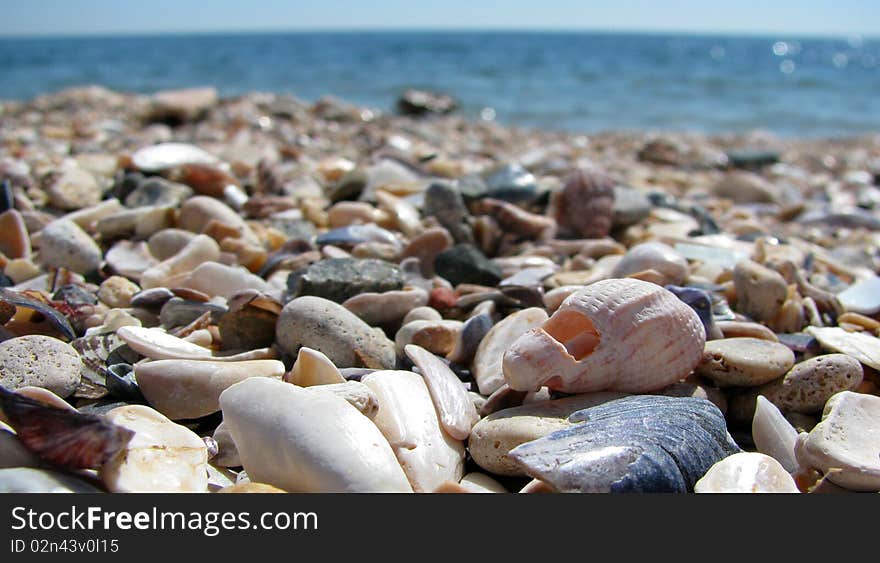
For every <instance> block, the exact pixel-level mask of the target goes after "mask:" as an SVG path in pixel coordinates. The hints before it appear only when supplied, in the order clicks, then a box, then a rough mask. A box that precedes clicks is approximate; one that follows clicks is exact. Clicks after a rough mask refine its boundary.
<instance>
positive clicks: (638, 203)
mask: <svg viewBox="0 0 880 563" xmlns="http://www.w3.org/2000/svg"><path fill="white" fill-rule="evenodd" d="M613 209H614V215H613V218H612V223H611V224H612V226H613V228H615V229H622V228H626V227H629V226H630V225H635V224H636V223H638V222H639V221H641V220H642V219H644V218H645V217H647V216H648V215H649V214H650V213H651V200H649V199H648V196H646V195H645V194H643V193H642V192H640V191H639V190H637V189H635V188H630V187H627V186H614V207H613Z"/></svg>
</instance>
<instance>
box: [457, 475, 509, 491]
mask: <svg viewBox="0 0 880 563" xmlns="http://www.w3.org/2000/svg"><path fill="white" fill-rule="evenodd" d="M459 485H461V486H462V487H464V488H465V489H467V490H468V492H471V493H506V492H508V490H507V489H506V488H505V487H504V485H502V484H501V483H499V482H498V481H496V480H495V479H493V478H491V477H489V476H488V475H486V474H485V473H477V472H472V473H468V474H467V475H465V476H464V477H462V478H461V481H459Z"/></svg>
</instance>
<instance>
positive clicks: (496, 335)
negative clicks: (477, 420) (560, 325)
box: [471, 307, 549, 395]
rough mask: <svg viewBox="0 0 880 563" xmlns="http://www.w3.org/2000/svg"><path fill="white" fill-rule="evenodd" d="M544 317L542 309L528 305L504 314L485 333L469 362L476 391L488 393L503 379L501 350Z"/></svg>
mask: <svg viewBox="0 0 880 563" xmlns="http://www.w3.org/2000/svg"><path fill="white" fill-rule="evenodd" d="M548 318H549V317H548V316H547V312H546V311H545V310H544V309H542V308H539V307H530V308H528V309H523V310H521V311H517V312H516V313H513V314H512V315H508V316H507V317H505V318H504V319H503V320H502V321H501V322H499V323H498V324H496V325H495V326H493V327H492V328H491V329H490V330H489V332H488V333H486V336H484V337H483V339H482V340H481V341H480V345H479V346H478V347H477V352H476V354H475V355H474V361H473V363H472V364H471V371H472V372H473V374H474V378H475V379H476V380H477V386H478V387H479V389H480V393H482V394H483V395H491V394H492V393H494V392H495V391H497V390H498V389H499V388H500V387H501V386H502V385H504V384H505V383H506V380H505V379H504V372H503V370H502V368H501V360H502V358H503V357H504V352H505V351H506V350H507V349H508V348H509V347H510V345H511V344H513V342H514V341H515V340H516V339H517V338H519V337H520V336H522V335H523V334H525V332H526V331H528V330H529V329H532V328H535V327H539V326H541V325H542V324H544V323H545V322H546V321H547V319H548Z"/></svg>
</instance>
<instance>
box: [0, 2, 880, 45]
mask: <svg viewBox="0 0 880 563" xmlns="http://www.w3.org/2000/svg"><path fill="white" fill-rule="evenodd" d="M413 28H417V29H540V30H554V29H557V30H560V29H565V30H579V29H585V30H610V31H623V30H632V31H663V32H666V31H699V32H720V33H742V32H746V33H762V34H764V33H770V34H788V35H843V36H846V35H854V34H862V35H868V36H880V0H726V1H720V2H719V1H713V0H610V1H598V0H596V1H594V0H530V1H529V0H494V1H486V0H443V1H440V2H438V1H437V0H431V1H417V0H373V1H369V0H323V1H322V0H318V1H314V0H312V1H301V0H287V1H285V0H210V1H207V0H203V1H196V0H148V1H142V0H137V1H135V0H0V35H44V34H51V35H81V34H108V33H112V34H115V33H144V32H184V31H198V32H216V31H268V30H273V31H274V30H279V31H281V30H319V29H320V30H323V29H413Z"/></svg>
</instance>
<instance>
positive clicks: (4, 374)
mask: <svg viewBox="0 0 880 563" xmlns="http://www.w3.org/2000/svg"><path fill="white" fill-rule="evenodd" d="M81 369H82V360H81V359H80V356H79V353H78V352H77V351H76V350H74V348H73V347H72V346H71V345H70V344H67V343H66V342H62V341H61V340H58V339H57V338H52V337H51V336H43V335H39V334H31V335H27V336H19V337H17V338H10V339H9V340H6V341H4V342H2V343H0V384H2V385H3V387H6V388H7V389H13V390H14V389H19V388H21V387H26V386H31V385H32V386H35V387H43V388H45V389H48V390H50V391H52V392H53V393H55V394H56V395H58V396H59V397H68V396H70V395H72V394H73V392H74V391H76V388H77V386H78V385H79V381H80V370H81Z"/></svg>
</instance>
